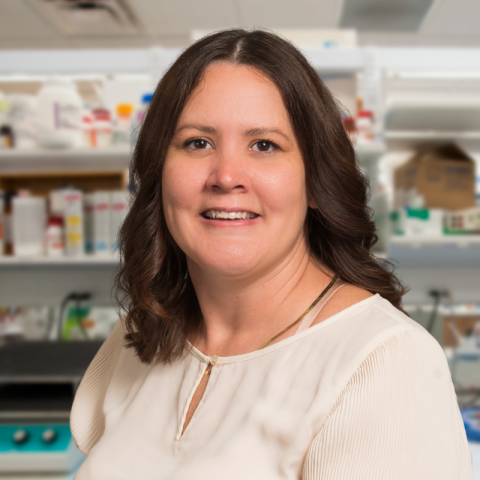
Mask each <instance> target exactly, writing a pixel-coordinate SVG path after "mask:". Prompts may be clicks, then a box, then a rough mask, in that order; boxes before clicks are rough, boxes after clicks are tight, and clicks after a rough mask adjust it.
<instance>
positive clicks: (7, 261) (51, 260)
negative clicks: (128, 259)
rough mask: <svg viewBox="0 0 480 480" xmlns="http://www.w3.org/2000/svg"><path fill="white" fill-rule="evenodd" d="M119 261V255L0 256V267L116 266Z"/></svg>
mask: <svg viewBox="0 0 480 480" xmlns="http://www.w3.org/2000/svg"><path fill="white" fill-rule="evenodd" d="M118 263H119V257H118V255H117V256H115V255H105V256H101V255H83V256H79V257H15V256H13V255H4V256H0V269H2V268H11V267H13V268H15V267H99V266H107V267H110V266H116V265H118Z"/></svg>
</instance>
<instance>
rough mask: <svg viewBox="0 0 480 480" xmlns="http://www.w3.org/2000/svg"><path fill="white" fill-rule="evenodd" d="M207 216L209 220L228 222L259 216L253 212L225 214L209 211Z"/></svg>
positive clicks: (218, 211) (206, 213)
mask: <svg viewBox="0 0 480 480" xmlns="http://www.w3.org/2000/svg"><path fill="white" fill-rule="evenodd" d="M205 216H206V217H207V218H223V219H228V220H236V219H238V218H239V219H247V218H255V217H256V216H257V215H256V214H255V213H251V212H224V211H221V210H207V211H206V212H205Z"/></svg>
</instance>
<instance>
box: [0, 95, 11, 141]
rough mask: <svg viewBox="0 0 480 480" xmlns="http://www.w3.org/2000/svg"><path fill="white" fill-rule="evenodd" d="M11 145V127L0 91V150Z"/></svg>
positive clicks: (3, 97)
mask: <svg viewBox="0 0 480 480" xmlns="http://www.w3.org/2000/svg"><path fill="white" fill-rule="evenodd" d="M11 147H13V134H12V128H11V127H10V125H9V124H8V121H7V104H6V102H5V95H4V94H3V93H2V92H0V150H2V149H4V148H11Z"/></svg>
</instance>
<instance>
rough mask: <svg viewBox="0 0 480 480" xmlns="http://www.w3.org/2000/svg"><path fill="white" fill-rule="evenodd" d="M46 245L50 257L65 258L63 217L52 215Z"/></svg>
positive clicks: (49, 220)
mask: <svg viewBox="0 0 480 480" xmlns="http://www.w3.org/2000/svg"><path fill="white" fill-rule="evenodd" d="M45 243H46V251H47V256H48V257H63V255H64V254H65V238H64V228H63V218H62V217H61V216H55V215H52V216H50V218H49V219H48V225H47V232H46V235H45Z"/></svg>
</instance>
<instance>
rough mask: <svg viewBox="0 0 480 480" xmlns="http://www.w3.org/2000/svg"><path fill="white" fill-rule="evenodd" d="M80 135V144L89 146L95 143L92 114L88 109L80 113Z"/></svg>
mask: <svg viewBox="0 0 480 480" xmlns="http://www.w3.org/2000/svg"><path fill="white" fill-rule="evenodd" d="M82 137H83V141H82V146H84V147H87V148H91V147H94V146H95V145H96V140H95V129H94V128H93V116H92V114H91V112H89V111H88V110H85V111H84V112H83V115H82Z"/></svg>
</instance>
